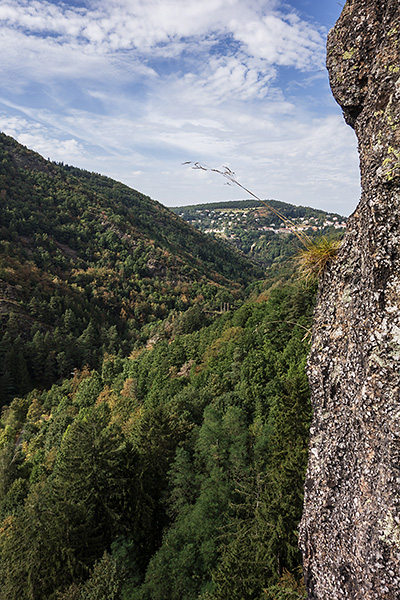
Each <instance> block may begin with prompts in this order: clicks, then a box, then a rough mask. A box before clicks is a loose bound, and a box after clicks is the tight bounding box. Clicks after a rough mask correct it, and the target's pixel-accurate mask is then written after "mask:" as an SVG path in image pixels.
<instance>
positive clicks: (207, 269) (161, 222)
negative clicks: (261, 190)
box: [0, 134, 262, 402]
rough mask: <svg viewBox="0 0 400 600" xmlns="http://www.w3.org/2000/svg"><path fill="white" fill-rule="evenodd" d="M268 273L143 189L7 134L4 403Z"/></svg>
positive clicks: (0, 150) (0, 344)
mask: <svg viewBox="0 0 400 600" xmlns="http://www.w3.org/2000/svg"><path fill="white" fill-rule="evenodd" d="M261 274H262V273H261V271H260V270H258V269H257V268H256V267H255V266H254V265H252V264H251V263H250V262H249V261H248V260H246V259H245V258H244V257H243V256H241V255H240V254H239V253H237V252H234V251H233V249H232V248H230V247H229V246H228V245H226V244H224V243H222V242H219V241H216V242H212V241H210V240H209V239H208V238H206V237H205V236H204V235H202V234H201V233H200V232H198V231H196V230H195V229H193V228H192V227H190V226H189V225H187V224H186V223H185V222H184V221H183V220H181V219H179V218H178V217H177V216H176V215H174V214H173V213H172V212H171V211H169V210H168V209H166V208H165V207H163V206H162V205H160V204H159V203H157V202H155V201H153V200H151V199H150V198H148V197H146V196H144V195H143V194H140V193H139V192H136V191H134V190H132V189H130V188H128V187H127V186H124V185H122V184H120V183H118V182H115V181H113V180H111V179H109V178H107V177H103V176H101V175H97V174H93V173H88V172H85V171H82V170H80V169H75V168H73V167H66V166H64V165H59V164H55V163H52V162H49V161H46V160H44V159H43V158H42V157H41V156H39V155H38V154H36V153H35V152H32V151H31V150H28V149H27V148H25V147H23V146H21V145H20V144H18V143H17V142H16V141H15V140H13V139H12V138H10V137H7V136H5V135H4V134H0V319H1V321H0V328H1V329H0V333H1V341H0V358H1V359H2V360H1V362H0V402H2V401H3V402H4V400H8V399H10V398H12V397H13V395H15V394H19V393H24V392H26V391H28V390H29V389H30V388H31V387H32V385H39V386H40V385H48V384H49V383H51V382H53V381H54V380H55V379H56V378H57V377H60V376H65V375H66V374H69V373H70V372H71V371H72V370H73V369H74V368H76V367H80V366H82V365H83V364H85V363H87V364H89V365H90V366H92V367H95V366H96V365H97V364H98V361H99V360H100V358H101V356H102V355H103V354H104V352H112V353H118V352H121V353H122V354H127V353H129V352H130V350H131V349H132V347H133V345H134V344H135V343H139V344H140V343H143V341H145V340H146V338H148V337H149V335H150V333H151V327H150V325H151V324H156V323H157V322H159V321H160V320H165V319H167V318H169V319H170V320H173V319H174V318H176V317H178V316H179V315H180V314H181V313H182V312H184V311H186V310H187V309H189V308H190V307H191V306H193V305H194V304H201V307H202V309H208V310H213V309H215V308H216V306H218V305H219V303H220V302H221V301H224V302H234V301H235V298H238V297H239V296H240V295H241V294H243V286H244V285H245V284H246V283H249V282H250V281H252V280H254V279H255V278H257V277H260V276H261ZM144 326H147V328H145V329H144Z"/></svg>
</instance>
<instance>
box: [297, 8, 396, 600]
mask: <svg viewBox="0 0 400 600" xmlns="http://www.w3.org/2000/svg"><path fill="white" fill-rule="evenodd" d="M327 65H328V70H329V75H330V82H331V87H332V91H333V94H334V96H335V98H336V100H337V101H338V103H339V104H340V105H341V107H342V109H343V113H344V117H345V119H346V121H347V123H349V125H351V126H352V127H353V128H354V129H355V132H356V134H357V137H358V140H359V152H360V169H361V181H362V197H361V200H360V203H359V206H358V207H357V210H356V211H355V213H354V214H353V215H352V217H351V218H350V219H349V222H348V230H347V234H346V237H345V240H344V242H343V244H342V247H341V249H340V252H339V256H338V259H337V260H336V261H335V263H334V264H333V265H332V266H331V268H330V269H329V270H328V271H327V272H326V273H325V274H324V276H323V278H322V281H321V285H320V291H319V300H318V304H317V307H316V311H315V320H314V333H313V344H312V350H311V354H310V358H309V365H308V369H309V379H310V385H311V389H312V401H313V406H314V419H313V423H312V427H311V433H310V459H309V467H308V472H307V478H306V489H305V506H304V514H303V519H302V523H301V527H300V545H301V548H302V551H303V557H304V573H305V578H306V585H307V591H308V598H309V600H339V599H340V600H347V599H348V600H350V599H351V600H378V599H379V600H396V599H397V600H399V599H400V3H399V0H347V2H346V4H345V6H344V9H343V12H342V15H341V17H340V19H339V21H338V22H337V24H336V26H335V28H334V29H333V30H332V31H331V32H330V34H329V38H328V54H327Z"/></svg>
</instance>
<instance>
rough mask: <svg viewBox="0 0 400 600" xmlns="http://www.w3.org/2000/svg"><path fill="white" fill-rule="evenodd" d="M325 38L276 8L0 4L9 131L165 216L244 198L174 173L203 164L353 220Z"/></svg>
mask: <svg viewBox="0 0 400 600" xmlns="http://www.w3.org/2000/svg"><path fill="white" fill-rule="evenodd" d="M325 35H326V31H325V29H324V28H323V27H321V26H319V25H318V24H316V23H315V22H314V21H312V20H311V19H305V18H302V16H301V14H300V13H299V12H298V11H296V10H295V9H294V8H290V7H288V5H283V3H282V2H280V1H278V0H266V1H258V0H247V1H246V2H243V1H239V0H203V1H202V2H201V3H200V2H198V0H196V1H194V0H111V1H106V0H104V1H103V0H94V1H90V2H85V3H83V4H81V5H79V6H73V5H71V4H68V3H63V2H47V1H42V0H34V1H33V2H31V1H24V0H13V1H12V2H10V1H3V3H2V5H1V6H0V51H1V54H2V57H3V59H2V64H1V65H0V77H1V81H2V84H3V85H2V91H1V92H0V127H1V128H2V129H3V130H4V131H5V132H6V133H10V135H14V136H15V137H17V139H19V141H21V142H22V143H24V144H26V145H28V146H31V147H33V148H34V149H36V150H37V151H39V152H41V153H42V154H44V155H45V156H46V157H47V156H50V157H51V158H53V159H55V160H64V161H66V162H68V161H70V162H71V163H73V164H77V165H78V166H82V167H84V168H90V169H93V170H96V171H102V172H105V173H106V174H109V175H111V176H115V177H118V178H119V179H121V180H123V181H125V182H126V183H128V184H130V185H132V186H134V187H136V188H137V189H140V190H141V191H144V192H145V193H148V194H149V195H152V196H153V197H155V198H156V199H158V200H160V201H161V202H163V203H165V204H169V205H177V204H183V203H186V204H187V203H193V202H196V201H199V202H200V201H216V200H219V199H223V198H226V197H228V196H229V195H230V197H240V194H239V196H238V193H235V194H234V195H233V194H232V191H230V192H227V191H226V190H225V189H223V190H221V184H220V182H215V183H214V182H213V180H209V179H208V178H205V179H204V180H202V181H203V183H204V184H205V190H204V193H203V194H202V193H201V192H199V191H198V189H197V186H198V182H199V179H198V177H197V175H195V174H194V173H189V174H187V173H185V175H183V174H182V170H181V168H180V166H179V165H180V163H181V162H183V161H185V160H201V161H206V162H208V163H211V162H212V163H214V164H215V165H216V166H218V165H220V164H226V163H229V164H230V165H231V166H232V168H234V170H236V171H240V172H242V173H243V176H244V178H245V179H246V182H247V183H249V184H254V185H256V186H258V187H261V188H262V187H263V188H264V190H265V191H264V192H263V191H261V192H260V189H258V190H257V191H258V192H259V193H261V194H262V195H264V196H268V197H273V196H274V197H276V198H279V199H282V200H286V201H293V202H297V203H303V204H304V203H309V204H314V205H316V206H317V205H318V206H322V207H323V206H324V204H326V205H327V204H329V203H330V209H332V210H333V209H335V207H334V206H332V203H336V204H337V208H336V210H338V211H339V212H340V211H342V212H347V213H348V212H349V210H351V209H352V208H353V206H350V203H351V200H350V196H352V197H353V196H354V200H353V203H354V202H355V200H356V198H357V196H358V184H357V182H356V181H355V178H354V176H353V177H347V182H346V181H345V180H346V176H345V175H343V173H346V172H348V170H349V167H348V165H349V163H350V165H352V168H353V170H354V172H355V169H356V167H357V159H356V154H355V146H354V150H353V148H352V144H354V142H353V138H352V134H351V132H350V131H349V130H347V129H346V127H345V126H344V125H343V124H342V122H341V119H340V116H339V115H338V114H337V113H338V111H337V109H334V106H333V102H332V101H331V100H330V99H328V92H327V86H326V77H325V75H324V66H323V65H324V54H325V49H324V46H325ZM293 82H295V83H296V85H293ZM318 85H320V88H321V89H320V90H319V91H318V92H316V90H317V89H318ZM293 90H294V91H293ZM321 90H323V93H324V94H325V96H324V95H323V93H322V91H321ZM317 93H318V94H321V98H319V99H318V110H317V111H316V113H315V114H313V110H312V106H311V109H309V108H307V104H308V103H309V102H310V98H311V105H312V103H313V102H314V106H316V103H317V98H316V97H315V95H316V94H317ZM335 110H336V113H334V111H335ZM328 136H332V137H331V138H329V137H328ZM62 154H63V156H61V155H62ZM313 161H315V164H316V165H318V169H317V167H316V166H313ZM346 167H347V171H346ZM191 185H192V189H190V188H191ZM345 185H347V192H346V193H345V192H344V191H343V190H344V186H345ZM324 189H325V194H326V197H325V198H324V197H323V190H324ZM206 190H207V191H206ZM205 194H208V195H209V196H208V197H207V198H205V197H204V195H205ZM325 207H327V206H325Z"/></svg>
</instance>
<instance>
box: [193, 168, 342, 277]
mask: <svg viewBox="0 0 400 600" xmlns="http://www.w3.org/2000/svg"><path fill="white" fill-rule="evenodd" d="M183 164H184V165H192V169H195V170H200V171H210V172H212V173H218V174H219V175H222V177H224V178H225V179H227V180H228V185H231V184H234V185H237V186H238V187H240V188H241V189H242V190H244V191H245V192H246V193H247V194H250V196H252V197H253V198H255V199H256V200H258V201H259V202H261V204H264V206H266V207H267V208H268V209H269V210H270V211H271V212H272V213H273V214H274V215H276V216H277V217H279V219H280V220H281V221H282V223H284V224H285V225H286V227H287V228H288V229H290V231H291V232H292V233H293V234H294V235H295V236H296V237H297V239H298V240H299V241H300V242H301V244H302V246H303V249H302V250H300V252H299V253H298V254H297V256H296V262H297V265H298V271H299V274H300V277H301V278H302V279H305V280H306V281H309V280H312V279H318V278H319V277H320V276H321V275H322V273H323V272H324V271H325V269H326V267H327V265H328V263H330V262H332V261H333V260H334V259H335V257H336V255H337V252H338V249H339V246H340V243H341V240H338V239H329V238H327V237H326V236H322V237H320V238H318V239H317V240H315V239H313V238H311V237H310V236H309V235H307V234H306V233H305V232H304V231H301V230H299V229H298V228H297V227H296V224H295V223H294V222H293V221H292V220H291V219H288V218H287V217H285V215H284V214H282V213H281V212H280V211H279V210H277V209H276V208H274V207H273V206H271V205H270V204H268V203H267V202H265V200H262V199H261V198H260V197H259V196H257V195H256V194H255V193H254V192H252V191H251V190H249V189H248V188H246V187H245V186H244V185H242V184H241V183H240V181H238V180H237V179H236V174H235V172H234V171H232V169H230V168H229V167H222V169H215V168H214V167H207V166H205V165H203V164H201V163H199V162H192V161H187V162H184V163H183Z"/></svg>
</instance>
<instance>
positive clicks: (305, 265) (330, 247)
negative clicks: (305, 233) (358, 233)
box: [296, 236, 342, 281]
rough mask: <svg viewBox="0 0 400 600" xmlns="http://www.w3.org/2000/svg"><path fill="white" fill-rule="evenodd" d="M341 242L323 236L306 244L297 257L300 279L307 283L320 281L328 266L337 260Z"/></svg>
mask: <svg viewBox="0 0 400 600" xmlns="http://www.w3.org/2000/svg"><path fill="white" fill-rule="evenodd" d="M341 241H342V240H341V239H337V238H328V237H326V236H321V237H320V238H318V239H316V240H312V241H310V243H308V244H306V245H305V246H304V248H303V249H301V250H300V251H299V253H298V254H297V257H296V262H297V268H298V272H299V274H300V278H301V279H304V280H305V281H313V280H315V279H319V278H320V277H321V275H322V274H323V273H324V271H325V269H326V267H327V266H328V264H329V263H331V262H332V261H333V260H335V258H336V256H337V253H338V250H339V246H340V244H341Z"/></svg>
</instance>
